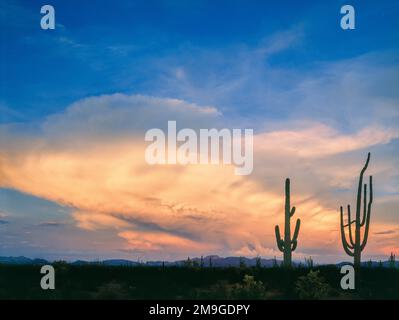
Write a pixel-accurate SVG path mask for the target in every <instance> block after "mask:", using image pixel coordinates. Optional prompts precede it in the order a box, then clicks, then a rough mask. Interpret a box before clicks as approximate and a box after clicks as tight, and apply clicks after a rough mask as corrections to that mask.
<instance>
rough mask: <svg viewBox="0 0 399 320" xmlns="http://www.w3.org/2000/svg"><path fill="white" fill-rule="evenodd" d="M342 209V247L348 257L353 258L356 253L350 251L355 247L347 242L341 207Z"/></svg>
mask: <svg viewBox="0 0 399 320" xmlns="http://www.w3.org/2000/svg"><path fill="white" fill-rule="evenodd" d="M340 209H341V240H342V246H343V247H344V250H345V253H346V254H347V255H348V256H351V257H353V256H354V253H353V252H351V251H350V249H353V247H352V246H351V245H350V244H349V243H348V242H347V241H346V236H345V226H344V211H343V208H342V206H341V207H340Z"/></svg>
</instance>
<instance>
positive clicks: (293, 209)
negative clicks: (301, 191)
mask: <svg viewBox="0 0 399 320" xmlns="http://www.w3.org/2000/svg"><path fill="white" fill-rule="evenodd" d="M295 209H296V208H295V206H294V207H292V208H291V212H290V217H292V216H293V215H294V213H295Z"/></svg>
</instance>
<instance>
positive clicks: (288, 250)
mask: <svg viewBox="0 0 399 320" xmlns="http://www.w3.org/2000/svg"><path fill="white" fill-rule="evenodd" d="M294 213H295V207H292V208H291V203H290V179H288V178H287V179H286V180H285V225H284V240H283V239H282V238H281V236H280V229H279V227H278V225H277V226H276V227H275V232H276V241H277V247H278V248H279V250H280V251H281V252H283V253H284V266H285V267H291V264H292V252H293V251H295V249H296V247H297V245H298V234H299V228H300V226H301V220H300V219H297V220H296V225H295V231H294V236H293V238H292V239H291V217H292V216H293V215H294Z"/></svg>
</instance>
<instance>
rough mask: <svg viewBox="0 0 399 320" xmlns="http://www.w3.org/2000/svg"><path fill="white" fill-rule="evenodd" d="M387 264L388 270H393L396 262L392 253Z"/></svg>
mask: <svg viewBox="0 0 399 320" xmlns="http://www.w3.org/2000/svg"><path fill="white" fill-rule="evenodd" d="M388 264H389V267H390V268H395V267H396V260H395V255H394V254H393V252H391V255H390V256H389V260H388Z"/></svg>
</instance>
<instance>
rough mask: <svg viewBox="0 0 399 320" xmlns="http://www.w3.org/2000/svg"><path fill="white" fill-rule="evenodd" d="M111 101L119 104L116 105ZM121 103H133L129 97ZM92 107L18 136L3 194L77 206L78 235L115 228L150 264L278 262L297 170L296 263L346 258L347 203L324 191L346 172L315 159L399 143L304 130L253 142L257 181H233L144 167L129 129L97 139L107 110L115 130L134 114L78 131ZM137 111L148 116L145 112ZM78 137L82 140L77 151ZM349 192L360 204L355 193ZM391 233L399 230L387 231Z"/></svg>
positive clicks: (224, 169) (381, 135) (192, 169)
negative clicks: (343, 225)
mask: <svg viewBox="0 0 399 320" xmlns="http://www.w3.org/2000/svg"><path fill="white" fill-rule="evenodd" d="M105 100H107V101H108V100H111V101H112V99H111V98H110V97H106V99H105ZM116 100H117V101H118V103H121V100H122V102H123V103H127V104H128V103H129V101H130V102H131V100H129V99H127V98H126V97H124V96H122V97H121V96H118V97H117V98H116ZM96 101H97V100H96ZM140 101H141V102H140ZM143 101H146V99H144V98H143V97H141V98H140V99H139V102H140V103H144V102H143ZM160 101H161V100H160ZM91 102H92V101H91V100H88V101H84V102H82V103H80V104H77V105H75V106H74V107H73V108H72V110H67V112H66V115H64V116H63V115H58V116H57V117H56V118H53V123H51V126H50V125H48V124H47V125H46V130H44V133H42V134H41V135H39V136H38V137H36V138H34V137H23V138H19V139H16V138H15V139H14V144H6V145H3V146H2V147H1V149H0V150H1V151H0V164H1V166H0V179H1V180H0V186H1V187H6V188H13V189H16V190H19V191H21V192H25V193H28V194H32V195H35V196H38V197H41V198H44V199H48V200H51V201H55V202H57V203H59V204H62V205H65V206H70V207H72V208H74V213H73V217H74V219H75V220H76V224H77V226H78V227H80V228H83V229H87V230H91V231H95V230H98V229H110V230H115V234H116V235H117V236H119V237H121V238H123V239H125V240H126V248H125V249H134V250H142V251H143V252H145V253H146V254H147V257H161V256H164V255H166V254H169V255H170V254H172V255H175V256H177V257H182V256H186V255H187V253H189V252H190V251H191V252H196V253H198V254H208V253H220V254H242V255H257V254H261V255H267V256H272V255H278V254H279V252H277V251H276V250H275V238H274V225H275V224H280V225H282V223H283V220H284V219H283V206H284V193H283V187H284V185H283V183H284V179H285V177H286V176H291V174H290V172H291V171H290V170H292V168H293V167H294V168H295V169H294V170H295V172H299V173H297V174H298V176H297V177H295V179H293V181H292V204H293V205H296V206H297V213H296V214H295V216H294V218H301V219H302V222H303V223H302V227H301V228H302V229H301V232H300V235H299V241H300V245H299V247H298V249H297V250H298V251H297V252H296V256H297V257H303V256H307V255H309V254H312V252H313V255H317V252H321V251H323V250H324V251H325V252H330V253H331V254H337V255H338V254H342V249H341V244H340V240H339V230H338V226H339V220H338V219H339V215H338V210H337V208H338V207H339V205H340V204H341V202H345V201H347V199H346V198H344V199H342V200H341V199H333V201H332V202H333V203H332V204H330V203H331V202H328V201H326V199H325V197H324V194H322V193H321V191H323V189H325V190H327V191H328V192H331V190H333V188H335V187H336V181H330V177H334V176H336V177H340V174H342V171H343V170H342V168H338V167H335V168H332V167H331V166H329V167H328V170H326V167H325V164H320V163H318V162H317V161H318V159H319V158H320V157H324V158H327V159H331V157H333V156H335V155H337V154H340V153H344V152H348V151H354V150H358V149H361V148H364V147H367V146H371V145H378V144H386V143H388V142H389V141H390V140H391V139H393V138H394V137H397V133H396V132H394V131H392V130H388V129H386V130H385V129H384V130H382V129H377V128H374V129H365V130H361V131H359V132H358V133H355V134H353V135H343V134H340V133H338V132H337V131H335V130H333V129H331V128H329V127H327V126H325V125H321V124H315V125H314V126H312V127H310V128H308V129H305V130H301V129H298V130H294V129H293V130H291V131H285V130H280V131H279V130H276V131H273V132H268V133H261V134H258V135H257V136H256V137H255V140H254V143H255V145H254V152H255V155H254V156H255V159H256V162H255V171H254V174H253V175H252V176H236V175H234V167H233V166H231V165H185V166H183V165H155V166H150V165H148V164H147V163H146V162H145V160H144V154H145V153H144V151H145V147H146V144H145V143H144V134H138V133H137V132H130V131H129V132H127V133H126V132H121V133H119V134H117V135H116V136H113V135H106V138H104V136H103V135H102V134H100V133H99V130H101V126H100V125H99V124H102V123H104V121H105V122H107V121H108V120H109V119H107V112H111V113H112V114H111V115H110V116H111V117H113V119H117V120H115V121H117V122H118V121H122V120H121V115H122V116H126V115H128V116H126V117H127V118H129V117H130V116H132V114H133V115H134V114H135V112H134V110H133V111H132V110H130V109H127V110H126V109H122V111H123V112H121V110H119V112H121V113H120V114H119V116H118V110H113V109H112V108H110V107H109V106H107V104H106V103H105V102H103V103H104V104H103V105H101V104H100V110H101V111H102V112H104V113H105V114H100V115H99V117H100V118H101V119H99V118H98V117H94V120H93V122H92V121H89V123H92V124H93V123H95V124H96V125H94V126H93V127H92V128H90V129H89V130H88V131H87V132H85V130H84V126H83V127H82V124H79V125H77V124H76V122H78V123H80V121H81V117H79V115H80V114H82V113H83V115H84V117H86V118H87V117H88V119H91V117H92V113H94V114H96V112H98V110H97V109H95V108H92V106H91ZM108 102H109V101H108ZM133 102H135V103H137V101H135V100H134V101H133ZM155 102H156V103H159V100H156V101H155ZM155 102H154V101H153V100H151V103H150V106H148V108H149V109H150V114H151V115H156V114H157V112H156V110H155V111H154V110H152V108H155V109H156V106H155V105H154V104H155ZM161 102H162V101H161ZM166 104H167V106H168V108H169V109H168V110H169V111H168V112H170V113H171V114H173V113H174V112H179V111H178V110H179V108H183V109H184V107H185V105H184V103H183V102H181V101H175V100H173V101H170V100H168V101H167V103H166ZM90 108H92V109H93V110H91V109H90ZM140 108H141V109H140V110H142V112H144V110H145V106H141V107H140ZM158 108H160V106H158ZM198 108H199V107H196V106H191V107H189V108H188V111H187V110H184V112H188V114H189V117H191V118H192V119H195V117H196V114H197V113H200V114H201V116H203V114H205V115H206V116H208V115H209V114H211V116H212V117H213V116H215V115H217V114H218V112H216V111H215V110H213V109H206V110H205V111H204V112H199V111H198V110H197V109H198ZM159 110H160V109H159ZM159 110H158V111H159ZM171 110H172V111H171ZM176 110H177V111H176ZM115 113H116V114H115ZM193 113H194V115H193ZM141 117H142V118H143V119H144V118H146V117H145V116H144V115H141ZM76 118H77V119H78V120H76ZM148 119H151V118H148ZM96 121H98V123H97V122H96ZM134 121H137V120H133V122H134ZM157 121H159V119H156V120H155V122H157ZM70 122H72V123H71V124H70ZM164 122H165V124H166V120H164ZM57 123H59V124H61V126H60V128H62V127H65V128H69V127H73V128H75V129H76V130H74V131H73V132H71V136H69V135H68V132H65V131H64V135H61V132H58V137H54V136H53V135H51V136H47V134H48V132H53V130H56V128H57ZM110 123H112V121H111V122H110ZM110 123H108V124H107V126H108V125H110ZM134 123H135V122H134ZM83 124H84V125H86V121H83ZM78 132H79V134H80V136H81V139H78V140H77V142H76V144H75V143H73V142H74V141H75V140H74V139H76V135H77V133H78ZM72 138H73V139H72ZM9 141H10V140H9ZM303 159H305V160H303ZM315 159H316V160H315ZM352 165H353V168H354V169H353V170H352V168H351V170H348V171H345V170H344V171H345V172H346V173H345V177H350V179H351V180H350V181H349V182H350V183H348V184H347V185H348V186H349V185H350V186H351V183H352V181H355V180H356V179H357V174H358V168H359V163H353V164H352ZM331 168H332V169H331ZM316 177H317V178H316ZM318 179H319V180H318ZM341 180H342V179H341ZM326 181H327V182H326ZM348 194H349V196H351V197H352V196H353V195H352V192H349V193H348ZM372 219H374V216H373V217H372ZM373 223H374V222H373ZM376 225H377V224H376ZM384 227H392V225H390V226H388V225H386V226H381V229H383V228H384ZM373 237H374V236H373ZM370 242H371V241H370ZM388 246H389V247H393V248H397V247H398V239H397V238H386V239H385V240H384V241H382V242H381V243H376V244H375V245H372V246H370V252H375V253H381V252H383V253H386V248H387V247H388ZM312 250H313V251H312Z"/></svg>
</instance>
